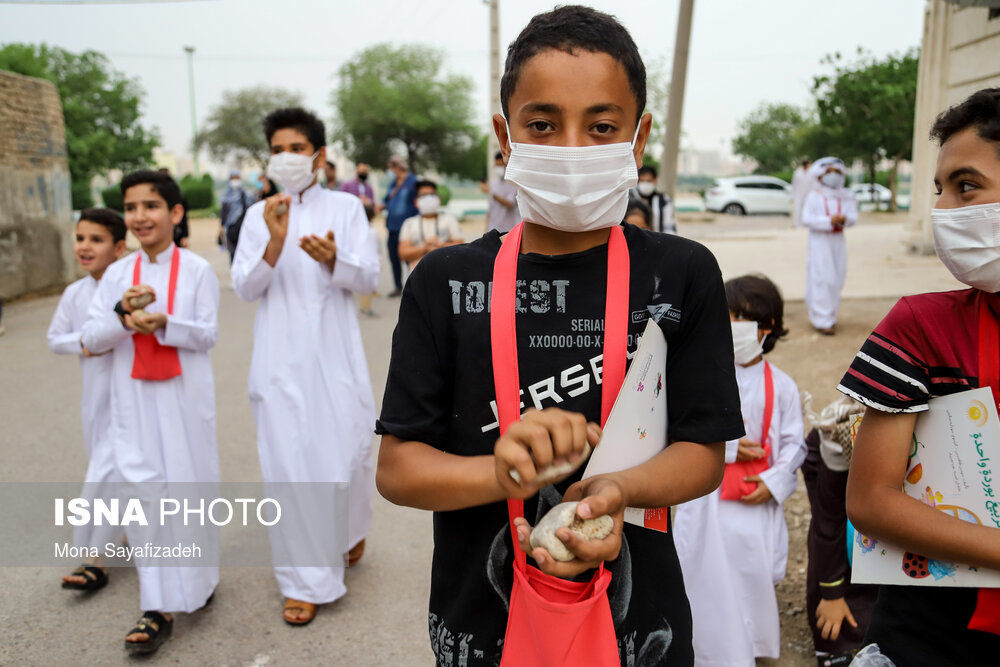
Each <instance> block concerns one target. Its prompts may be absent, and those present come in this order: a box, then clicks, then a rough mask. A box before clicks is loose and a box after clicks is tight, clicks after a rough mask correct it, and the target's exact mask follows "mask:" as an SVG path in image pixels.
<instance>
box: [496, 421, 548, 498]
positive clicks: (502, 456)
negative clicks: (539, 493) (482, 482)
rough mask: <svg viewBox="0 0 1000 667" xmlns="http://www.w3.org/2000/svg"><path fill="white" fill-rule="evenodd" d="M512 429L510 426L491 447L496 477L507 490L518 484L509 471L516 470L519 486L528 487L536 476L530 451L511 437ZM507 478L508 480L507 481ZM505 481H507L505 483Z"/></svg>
mask: <svg viewBox="0 0 1000 667" xmlns="http://www.w3.org/2000/svg"><path fill="white" fill-rule="evenodd" d="M513 430H514V426H511V427H510V428H509V429H508V430H507V433H506V434H505V435H504V436H503V437H501V438H500V439H499V440H497V444H496V446H495V447H494V449H493V455H494V456H495V457H496V460H497V467H498V471H497V477H498V479H499V480H500V482H501V484H504V488H505V489H506V490H507V491H508V492H509V491H511V490H512V489H511V488H510V487H511V485H513V487H514V488H517V487H518V486H519V485H518V484H517V482H515V481H514V479H513V478H512V477H511V476H510V471H511V470H512V469H513V470H516V471H517V474H518V475H519V476H520V478H521V483H520V486H522V487H528V486H531V485H532V483H533V482H534V481H535V478H536V477H537V476H538V473H537V472H536V470H535V462H534V461H533V460H532V458H531V453H530V451H529V450H528V449H526V448H525V447H524V446H523V445H522V444H521V443H520V442H518V441H517V440H515V439H514V438H512V437H511V431H513ZM508 480H509V481H508ZM505 482H507V483H505Z"/></svg>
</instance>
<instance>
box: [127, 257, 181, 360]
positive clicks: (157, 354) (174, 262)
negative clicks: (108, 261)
mask: <svg viewBox="0 0 1000 667" xmlns="http://www.w3.org/2000/svg"><path fill="white" fill-rule="evenodd" d="M141 262H142V250H139V252H137V253H136V258H135V268H133V269H132V285H133V286H135V285H138V284H139V283H140V280H139V276H140V272H141V271H140V268H139V265H140V263H141ZM180 266H181V251H180V249H179V248H178V247H177V246H174V252H173V254H172V255H171V257H170V283H169V285H168V287H167V314H168V315H173V313H174V292H176V291H177V272H178V270H179V269H180ZM132 343H133V345H134V346H135V356H134V357H133V359H132V377H133V378H135V379H136V380H169V379H170V378H172V377H177V376H178V375H180V374H181V360H180V358H179V357H178V356H177V348H176V347H170V346H168V345H160V341H158V340H157V339H156V336H155V335H154V334H141V333H134V334H132Z"/></svg>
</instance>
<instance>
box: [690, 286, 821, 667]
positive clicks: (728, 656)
mask: <svg viewBox="0 0 1000 667" xmlns="http://www.w3.org/2000/svg"><path fill="white" fill-rule="evenodd" d="M725 289H726V301H727V302H728V304H729V314H730V317H731V319H732V331H733V346H734V350H735V360H736V380H737V382H738V383H739V389H740V404H741V406H742V409H743V423H744V425H745V427H746V433H747V435H746V436H745V437H743V438H740V439H738V440H730V441H728V442H727V443H726V472H725V477H724V478H723V483H722V486H721V487H720V488H719V489H718V490H716V491H714V492H713V493H711V494H709V495H707V496H705V497H703V498H699V499H697V500H694V501H691V502H689V503H685V504H684V505H681V506H679V507H678V508H677V513H676V529H675V530H676V540H677V554H678V557H679V558H680V563H681V569H682V570H683V571H684V585H685V586H686V587H687V589H688V597H689V599H690V600H691V616H692V622H693V625H694V650H695V660H696V662H697V664H698V665H705V666H706V667H714V666H722V665H726V666H733V665H747V666H748V667H752V666H753V665H754V662H755V659H756V658H777V657H778V654H779V652H780V648H781V628H780V624H779V619H778V600H777V597H776V595H775V592H774V587H775V586H776V585H777V584H778V582H779V581H781V580H782V579H783V578H784V576H785V563H786V561H787V559H788V530H787V528H786V526H785V515H784V512H783V510H782V503H784V502H785V500H787V499H788V497H789V496H791V495H792V493H793V492H794V491H795V487H796V485H797V483H798V478H797V477H796V474H795V471H796V470H797V469H798V468H799V466H800V465H802V462H803V460H805V457H806V445H805V440H804V439H803V434H802V409H801V404H800V401H799V389H798V387H797V386H796V384H795V381H794V380H792V378H790V377H789V376H788V375H786V374H785V373H784V372H782V371H781V370H780V369H779V368H777V367H776V366H774V365H773V364H771V363H770V362H768V361H766V360H765V359H764V355H765V354H766V353H768V352H770V351H771V350H773V349H774V345H775V343H776V342H777V341H778V339H780V338H782V337H783V336H784V335H785V334H787V333H788V332H787V331H786V330H785V328H784V304H783V303H782V299H781V293H780V292H779V291H778V288H777V287H776V286H775V285H774V283H772V282H771V281H770V280H768V279H767V278H765V277H763V276H757V275H747V276H742V277H740V278H734V279H733V280H730V281H728V282H726V285H725Z"/></svg>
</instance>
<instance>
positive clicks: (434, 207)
mask: <svg viewBox="0 0 1000 667" xmlns="http://www.w3.org/2000/svg"><path fill="white" fill-rule="evenodd" d="M439 208H441V198H440V197H438V196H437V195H421V196H420V197H417V210H418V211H420V215H435V214H436V213H437V212H438V209H439Z"/></svg>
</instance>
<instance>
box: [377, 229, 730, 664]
mask: <svg viewBox="0 0 1000 667" xmlns="http://www.w3.org/2000/svg"><path fill="white" fill-rule="evenodd" d="M624 231H625V238H626V241H627V244H628V249H629V259H630V265H631V267H630V286H629V328H628V333H629V338H628V346H629V353H630V354H631V353H633V352H634V351H635V349H636V347H637V344H638V338H639V337H640V336H641V334H642V330H643V328H644V327H645V325H646V322H647V320H648V319H649V318H650V317H653V318H654V320H655V321H656V322H657V323H658V324H659V325H660V327H661V328H662V330H663V333H664V335H665V336H666V339H667V343H668V359H667V365H666V369H665V370H664V376H665V387H666V390H667V402H668V413H669V424H670V425H669V427H668V432H669V439H670V441H676V440H687V441H692V442H700V443H712V442H720V441H724V440H730V439H733V438H737V437H740V436H741V435H743V418H742V415H741V412H740V403H739V394H738V390H737V387H736V381H735V376H734V371H733V368H734V365H733V345H732V334H731V328H730V325H729V313H728V308H727V306H726V300H725V294H724V292H723V289H722V277H721V275H720V272H719V267H718V264H717V263H716V261H715V258H714V257H713V256H712V254H711V253H710V252H709V251H708V250H707V249H705V248H704V247H703V246H701V245H699V244H697V243H695V242H693V241H689V240H686V239H683V238H680V237H677V236H667V235H662V234H655V233H653V232H647V231H643V230H640V229H638V228H636V227H633V226H631V225H625V226H624ZM500 241H501V239H500V234H499V233H498V232H496V231H491V232H488V233H487V234H486V235H485V236H483V237H482V238H480V239H478V240H476V241H474V242H472V243H469V244H466V245H460V246H451V247H447V248H442V249H440V250H436V251H434V252H432V253H429V254H428V255H427V256H426V257H425V258H424V259H423V260H421V262H420V264H418V265H417V268H416V269H415V270H414V272H413V273H412V274H411V275H410V277H409V280H408V282H407V285H406V289H405V290H404V292H403V297H402V302H401V304H400V310H399V322H398V324H397V326H396V331H395V333H394V334H393V341H392V360H391V362H390V365H389V377H388V382H387V384H386V390H385V398H384V400H383V403H382V415H381V419H380V420H379V423H378V426H377V431H378V432H379V433H380V434H385V433H390V434H392V435H394V436H396V437H398V438H401V439H404V440H417V441H420V442H425V443H428V444H430V445H432V446H434V447H437V448H439V449H441V450H443V451H446V452H449V453H452V454H459V455H463V456H474V455H483V454H492V453H493V447H494V444H495V442H496V439H497V437H499V427H498V424H497V415H496V402H495V397H496V394H495V391H494V386H493V369H492V357H491V352H490V314H489V307H490V290H491V288H492V285H491V281H492V276H493V263H494V260H495V258H496V255H497V252H498V250H499V249H500ZM607 257H608V246H607V245H606V244H605V245H602V246H599V247H596V248H592V249H590V250H587V251H584V252H579V253H572V254H567V255H559V256H543V255H537V254H522V255H520V257H519V259H518V273H517V276H518V281H517V305H516V308H517V316H516V326H517V345H518V366H519V371H520V382H521V389H522V392H523V394H522V400H523V403H524V406H525V407H526V408H527V407H535V408H539V409H542V408H547V407H552V406H557V407H559V408H562V409H564V410H570V411H575V412H580V413H583V414H584V415H585V416H586V417H587V419H588V420H590V421H595V422H598V421H600V412H601V385H600V384H599V383H600V381H601V380H600V378H601V357H602V344H603V341H602V338H603V331H604V325H603V320H604V307H605V294H606V277H607ZM666 435H667V434H665V436H666ZM580 474H581V473H577V474H575V475H573V477H572V478H571V479H569V480H566V481H565V482H563V483H561V484H559V485H558V487H556V486H551V485H550V486H547V487H545V488H543V489H542V490H541V491H540V492H539V494H538V496H536V497H534V498H532V499H529V500H527V501H525V516H526V517H527V518H528V520H529V521H530V522H532V523H535V522H536V521H537V520H538V519H539V518H540V516H541V515H543V514H544V513H545V511H547V510H548V509H550V508H551V507H552V506H553V505H555V504H557V503H559V502H560V500H561V498H562V494H563V492H565V490H566V488H567V487H568V486H569V485H570V484H571V483H572V482H575V481H577V480H578V479H579V477H580ZM512 558H513V557H512V548H511V541H510V533H509V530H508V519H507V508H506V504H505V503H493V504H490V505H484V506H479V507H470V508H467V509H463V510H457V511H452V512H435V514H434V560H433V566H432V572H431V599H430V614H429V623H430V636H431V645H432V648H433V650H434V652H435V654H436V656H437V661H438V664H439V665H458V664H468V665H492V664H497V663H498V662H499V657H500V653H501V651H502V648H503V638H504V630H505V628H506V623H507V603H508V599H509V596H510V589H511V580H512V578H513V572H512V567H513V565H512ZM608 567H609V569H610V570H611V571H612V573H613V577H612V582H611V587H610V588H609V590H608V595H609V599H610V602H611V611H612V616H613V617H614V620H615V631H616V634H617V636H618V644H619V651H620V653H621V656H622V664H629V665H632V664H634V665H658V664H671V665H684V664H691V663H692V662H693V659H694V658H693V653H692V649H691V615H690V610H689V607H688V604H687V597H686V594H685V592H684V583H683V580H682V578H681V571H680V566H679V565H678V562H677V555H676V552H675V551H674V544H673V537H672V535H670V534H669V533H659V532H654V531H651V530H647V529H645V528H640V527H637V526H632V525H630V524H626V525H625V531H624V539H623V540H622V550H621V555H620V556H619V557H618V558H617V559H616V560H615V561H614V562H610V563H608Z"/></svg>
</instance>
